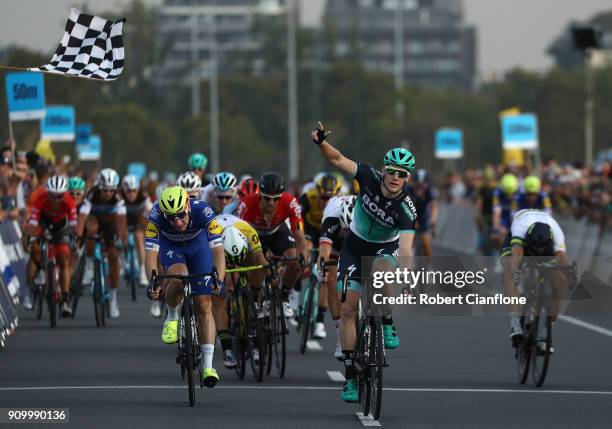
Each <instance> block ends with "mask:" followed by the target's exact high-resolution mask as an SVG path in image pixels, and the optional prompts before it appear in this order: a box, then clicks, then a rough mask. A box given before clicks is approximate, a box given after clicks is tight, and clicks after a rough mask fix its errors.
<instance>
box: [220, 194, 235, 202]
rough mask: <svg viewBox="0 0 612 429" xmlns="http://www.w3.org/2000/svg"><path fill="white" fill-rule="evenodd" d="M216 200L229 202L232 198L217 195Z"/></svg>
mask: <svg viewBox="0 0 612 429" xmlns="http://www.w3.org/2000/svg"><path fill="white" fill-rule="evenodd" d="M217 198H218V199H220V200H223V201H225V200H231V199H232V196H231V195H217Z"/></svg>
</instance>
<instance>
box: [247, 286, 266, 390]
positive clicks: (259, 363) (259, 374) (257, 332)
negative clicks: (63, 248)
mask: <svg viewBox="0 0 612 429" xmlns="http://www.w3.org/2000/svg"><path fill="white" fill-rule="evenodd" d="M246 295H247V299H246V304H247V308H246V319H245V320H246V324H245V325H246V332H247V338H248V347H247V349H248V351H249V362H250V364H251V370H252V371H253V376H254V377H255V380H256V381H257V382H261V381H262V380H263V375H264V369H265V362H266V356H265V344H264V342H263V338H264V335H263V328H262V323H261V321H260V319H259V318H258V317H257V316H258V314H257V310H256V309H255V301H254V300H253V296H252V295H251V291H246ZM255 354H257V355H258V359H255Z"/></svg>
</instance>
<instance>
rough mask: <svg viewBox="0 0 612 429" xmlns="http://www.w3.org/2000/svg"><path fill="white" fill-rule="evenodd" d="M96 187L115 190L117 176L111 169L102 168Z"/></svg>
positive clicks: (117, 184)
mask: <svg viewBox="0 0 612 429" xmlns="http://www.w3.org/2000/svg"><path fill="white" fill-rule="evenodd" d="M98 186H99V187H100V188H102V189H117V186H119V175H118V174H117V172H116V171H115V170H113V169H112V168H103V169H102V170H101V171H100V174H98Z"/></svg>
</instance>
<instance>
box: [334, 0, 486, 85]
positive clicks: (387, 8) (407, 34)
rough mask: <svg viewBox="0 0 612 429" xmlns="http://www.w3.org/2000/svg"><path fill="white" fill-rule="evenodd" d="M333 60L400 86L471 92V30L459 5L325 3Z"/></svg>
mask: <svg viewBox="0 0 612 429" xmlns="http://www.w3.org/2000/svg"><path fill="white" fill-rule="evenodd" d="M325 16H326V18H327V19H328V20H329V23H330V26H331V27H330V31H332V32H333V34H334V37H335V46H334V47H333V52H332V56H333V57H335V58H353V59H357V60H359V61H361V63H362V64H363V65H364V66H365V67H366V68H368V69H370V70H379V71H383V72H388V73H392V74H394V75H396V81H397V79H400V82H405V83H407V84H415V85H423V86H430V87H432V86H433V87H460V88H465V89H471V88H472V87H473V86H474V80H475V75H476V30H475V28H474V27H472V26H468V25H466V23H465V22H464V19H463V6H462V2H461V0H331V1H330V0H328V1H327V5H326V10H325Z"/></svg>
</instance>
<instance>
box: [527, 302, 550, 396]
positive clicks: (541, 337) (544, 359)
mask: <svg viewBox="0 0 612 429" xmlns="http://www.w3.org/2000/svg"><path fill="white" fill-rule="evenodd" d="M533 323H534V330H533V331H534V334H535V335H534V338H533V341H532V348H531V365H532V367H531V375H532V378H533V383H534V384H535V385H536V387H542V385H543V384H544V380H545V379H546V373H547V371H548V364H549V362H550V349H551V346H552V322H551V320H550V315H549V314H548V310H547V309H542V311H541V312H540V315H539V316H536V318H535V319H534V321H533Z"/></svg>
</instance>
